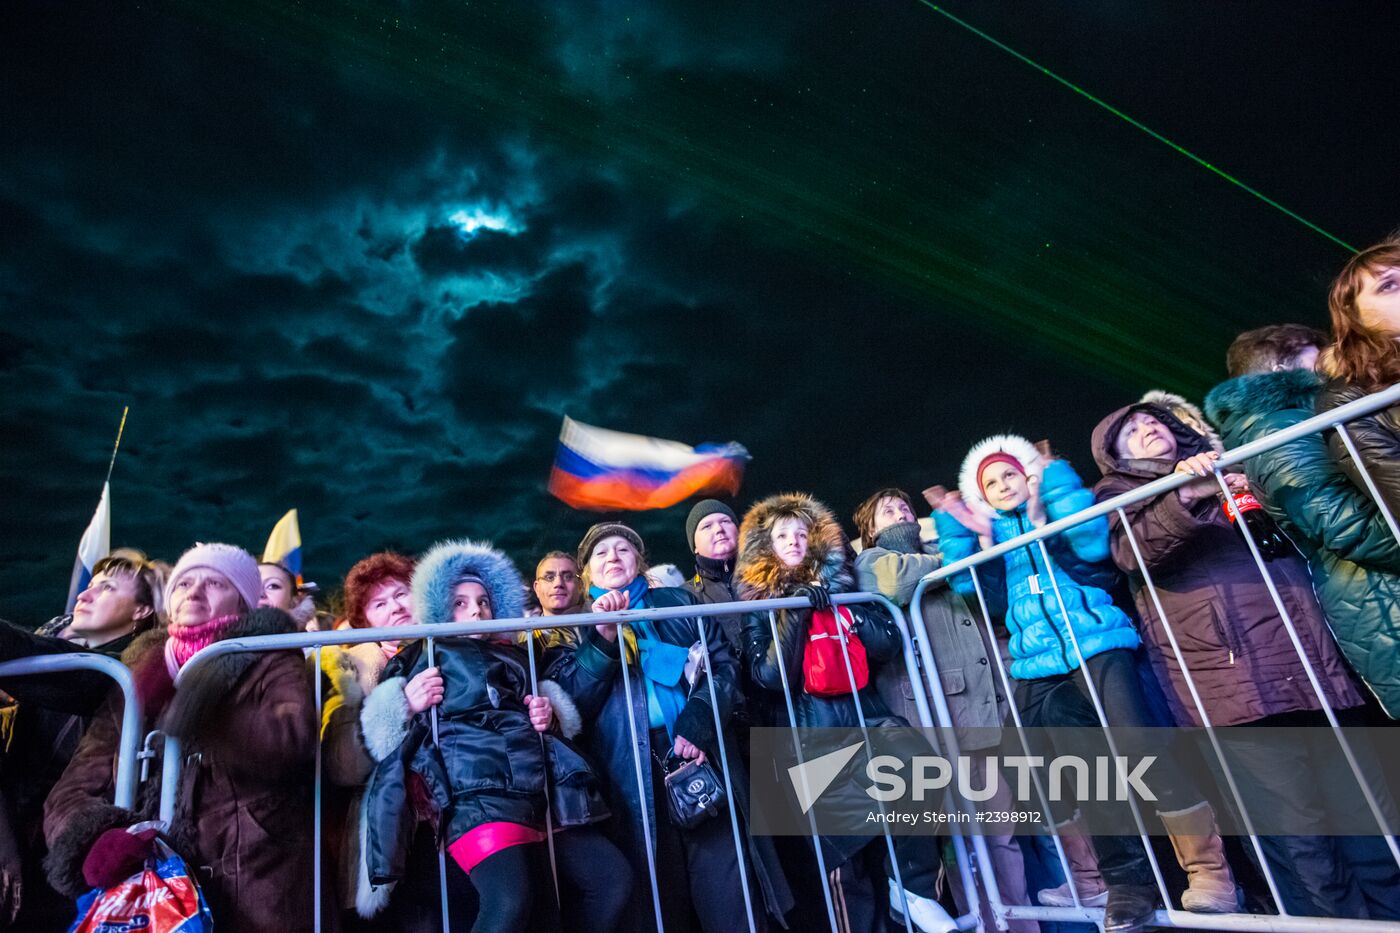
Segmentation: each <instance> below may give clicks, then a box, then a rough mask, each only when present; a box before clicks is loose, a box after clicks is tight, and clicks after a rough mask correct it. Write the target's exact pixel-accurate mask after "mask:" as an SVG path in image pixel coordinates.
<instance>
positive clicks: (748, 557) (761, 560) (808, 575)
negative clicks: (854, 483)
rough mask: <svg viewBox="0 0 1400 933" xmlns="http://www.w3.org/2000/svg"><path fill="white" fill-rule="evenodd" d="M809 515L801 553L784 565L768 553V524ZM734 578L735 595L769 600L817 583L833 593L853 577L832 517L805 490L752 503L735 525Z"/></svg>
mask: <svg viewBox="0 0 1400 933" xmlns="http://www.w3.org/2000/svg"><path fill="white" fill-rule="evenodd" d="M795 514H803V515H806V516H807V517H808V518H809V519H811V522H812V527H811V529H810V530H809V532H808V538H807V556H806V558H804V559H803V561H802V563H800V564H798V565H797V566H796V567H788V566H786V565H785V564H784V563H783V562H782V561H780V560H779V559H778V555H777V554H776V553H774V551H773V526H774V525H775V524H776V523H777V521H778V519H780V518H783V517H785V516H788V515H795ZM734 582H735V584H736V589H737V590H738V591H739V596H740V598H741V599H771V598H773V597H777V596H783V595H786V594H787V593H788V591H789V590H790V589H791V588H792V587H794V586H800V585H803V584H808V583H821V584H823V585H824V586H826V587H827V588H828V589H829V590H831V591H832V592H833V593H845V592H848V591H849V590H851V589H853V588H854V587H855V576H854V574H853V573H852V571H851V562H850V560H849V559H848V557H847V554H846V536H845V533H844V532H842V530H841V524H840V523H839V522H838V521H837V520H836V516H835V515H834V514H832V511H831V510H830V509H828V508H827V507H826V506H825V505H823V504H822V503H820V502H818V501H817V500H816V499H813V498H812V497H811V496H809V495H807V494H806V493H800V492H797V493H782V494H780V495H776V496H769V497H768V498H767V499H764V500H763V501H761V502H757V503H755V504H754V505H753V507H752V508H750V509H749V511H748V513H747V514H745V515H744V521H743V524H741V525H740V526H739V559H738V561H737V562H736V563H735V565H734Z"/></svg>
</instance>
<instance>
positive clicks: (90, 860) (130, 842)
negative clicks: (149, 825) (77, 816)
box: [83, 829, 159, 888]
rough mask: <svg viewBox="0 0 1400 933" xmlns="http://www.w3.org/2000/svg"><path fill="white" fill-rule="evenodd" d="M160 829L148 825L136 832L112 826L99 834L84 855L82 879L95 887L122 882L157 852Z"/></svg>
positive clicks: (111, 885)
mask: <svg viewBox="0 0 1400 933" xmlns="http://www.w3.org/2000/svg"><path fill="white" fill-rule="evenodd" d="M157 835H159V833H158V832H157V831H156V830H154V829H145V830H142V831H141V832H139V833H133V832H131V831H130V830H126V829H109V830H107V831H106V832H105V833H103V834H102V835H100V836H98V837H97V841H96V842H94V843H93V844H92V848H91V849H89V850H88V854H87V858H85V859H83V880H85V881H86V882H87V883H88V884H90V885H92V886H93V887H94V888H110V887H113V886H115V885H118V884H121V883H122V882H123V881H125V880H126V879H127V878H130V877H131V876H132V875H134V874H136V872H138V871H140V870H141V866H142V865H144V864H145V863H146V859H148V858H150V857H151V856H152V855H154V854H155V840H156V836H157Z"/></svg>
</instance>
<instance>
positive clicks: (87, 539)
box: [64, 483, 112, 613]
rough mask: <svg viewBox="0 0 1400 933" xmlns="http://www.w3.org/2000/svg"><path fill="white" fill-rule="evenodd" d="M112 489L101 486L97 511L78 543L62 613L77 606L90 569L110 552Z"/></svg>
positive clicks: (108, 484)
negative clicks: (76, 555) (65, 604)
mask: <svg viewBox="0 0 1400 933" xmlns="http://www.w3.org/2000/svg"><path fill="white" fill-rule="evenodd" d="M111 494H112V489H111V484H110V483H103V484H102V498H101V499H98V500H97V511H96V512H94V513H92V521H90V522H88V526H87V531H84V532H83V538H82V540H81V541H79V542H78V559H77V560H75V561H74V562H73V579H72V580H70V581H69V583H68V605H67V607H66V608H65V609H64V612H66V613H71V612H72V611H73V607H74V606H76V605H77V604H78V594H79V593H81V592H82V591H83V590H85V589H87V585H88V583H90V582H92V568H93V567H96V566H97V562H98V561H100V560H101V559H102V558H104V557H106V556H107V555H108V554H110V553H111V552H112V499H111Z"/></svg>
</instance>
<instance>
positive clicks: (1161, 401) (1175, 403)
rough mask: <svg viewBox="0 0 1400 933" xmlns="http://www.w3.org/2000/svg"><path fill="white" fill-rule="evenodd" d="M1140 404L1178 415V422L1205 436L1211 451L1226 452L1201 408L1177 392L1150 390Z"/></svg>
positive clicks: (1145, 393)
mask: <svg viewBox="0 0 1400 933" xmlns="http://www.w3.org/2000/svg"><path fill="white" fill-rule="evenodd" d="M1138 401H1139V402H1145V403H1147V404H1148V405H1156V406H1157V407H1158V408H1165V409H1166V410H1167V411H1169V412H1171V413H1172V414H1173V415H1176V417H1177V420H1178V421H1180V422H1181V423H1182V424H1184V425H1186V426H1187V427H1188V428H1193V429H1194V430H1195V431H1196V432H1197V433H1198V434H1202V435H1204V436H1205V438H1206V440H1207V441H1209V442H1210V449H1211V450H1213V451H1215V452H1216V453H1218V454H1223V453H1224V452H1225V444H1224V443H1223V442H1222V441H1221V440H1220V435H1219V434H1217V433H1216V431H1215V427H1214V426H1213V425H1212V424H1211V423H1210V421H1209V420H1208V419H1207V418H1206V416H1205V414H1204V413H1203V412H1202V411H1201V409H1200V407H1199V406H1198V405H1196V404H1195V403H1194V402H1188V401H1187V400H1186V398H1185V397H1184V396H1180V395H1177V394H1176V393H1175V392H1166V391H1163V390H1162V389H1149V390H1148V391H1147V392H1144V393H1143V396H1142V398H1140V399H1138Z"/></svg>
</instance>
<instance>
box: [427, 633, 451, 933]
mask: <svg viewBox="0 0 1400 933" xmlns="http://www.w3.org/2000/svg"><path fill="white" fill-rule="evenodd" d="M426 650H427V652H428V666H429V667H437V651H436V650H435V648H434V642H433V636H431V635H429V636H428V639H427V645H426ZM428 722H429V723H430V724H431V726H432V729H433V745H434V746H435V747H438V748H439V749H440V748H441V746H440V745H439V742H438V708H437V704H436V703H434V704H433V705H432V706H430V707H428ZM438 888H439V893H440V895H441V897H442V933H452V918H451V916H450V913H449V911H448V908H447V850H446V849H444V848H443V847H442V846H441V845H439V846H438Z"/></svg>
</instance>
